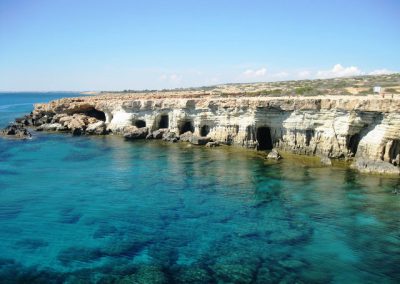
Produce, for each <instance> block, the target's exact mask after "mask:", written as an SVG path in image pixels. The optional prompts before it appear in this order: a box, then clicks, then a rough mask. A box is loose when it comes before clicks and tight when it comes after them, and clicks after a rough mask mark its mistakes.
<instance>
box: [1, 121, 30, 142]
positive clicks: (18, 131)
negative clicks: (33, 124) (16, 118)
mask: <svg viewBox="0 0 400 284" xmlns="http://www.w3.org/2000/svg"><path fill="white" fill-rule="evenodd" d="M0 136H9V137H12V138H17V139H28V138H31V137H32V135H31V133H30V132H29V131H28V129H26V128H25V127H24V126H23V125H21V124H11V125H9V126H7V127H6V128H4V129H3V130H1V131H0Z"/></svg>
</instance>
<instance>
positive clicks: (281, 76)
mask: <svg viewBox="0 0 400 284" xmlns="http://www.w3.org/2000/svg"><path fill="white" fill-rule="evenodd" d="M289 75H290V74H289V73H288V72H285V71H282V72H279V73H275V74H273V77H275V78H278V79H284V78H287V77H288V76H289Z"/></svg>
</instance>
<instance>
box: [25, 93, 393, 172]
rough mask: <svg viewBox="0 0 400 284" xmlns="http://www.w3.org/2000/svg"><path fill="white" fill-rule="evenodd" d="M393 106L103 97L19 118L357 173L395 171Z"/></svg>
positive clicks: (351, 99)
mask: <svg viewBox="0 0 400 284" xmlns="http://www.w3.org/2000/svg"><path fill="white" fill-rule="evenodd" d="M399 110H400V99H399V98H381V97H373V96H330V97H329V96H319V97H316V96H315V97H284V96H282V97H246V96H240V95H235V96H227V97H219V96H211V95H203V94H197V95H196V94H190V95H187V96H185V95H180V96H172V95H171V96H166V95H156V94H154V95H151V94H147V95H139V94H134V95H115V94H112V95H111V94H108V95H107V94H106V95H101V96H94V97H82V98H66V99H61V100H56V101H52V102H50V103H47V104H36V105H35V109H34V111H33V113H32V115H31V116H30V117H27V118H26V119H25V121H28V123H29V121H33V123H32V124H33V125H35V126H38V125H42V126H41V127H42V128H43V129H46V127H47V128H49V127H50V125H52V127H51V128H55V129H57V128H60V129H64V128H66V129H67V130H69V131H71V132H72V133H75V134H84V133H90V134H106V133H108V132H110V133H114V134H122V135H123V134H124V131H126V129H131V130H132V129H134V131H133V130H132V131H133V132H131V133H132V134H128V135H126V136H132V138H145V137H147V138H155V139H160V138H163V139H164V140H168V141H173V142H176V141H177V140H178V139H179V136H180V135H183V136H184V137H186V138H185V139H186V140H187V141H189V140H188V139H189V138H188V137H189V136H190V135H188V134H187V133H188V132H189V133H192V134H193V137H192V138H190V140H193V141H195V142H196V141H206V142H205V143H204V144H206V143H207V142H208V141H209V140H211V141H215V142H219V143H221V144H228V145H237V146H241V147H245V148H252V149H258V150H272V149H273V148H274V149H277V150H280V151H284V152H291V153H295V154H303V155H317V156H321V157H329V158H330V159H347V160H353V161H354V162H353V167H354V168H357V169H358V170H360V171H364V172H378V173H392V174H393V173H394V174H399V173H400V168H399V165H400V123H399V122H400V111H399ZM54 123H59V124H61V126H60V125H58V124H57V125H56V126H55V125H54ZM103 123H104V124H103ZM48 124H50V125H48ZM43 125H48V126H43ZM99 127H100V130H98V129H99ZM104 127H106V128H104ZM93 129H96V130H93ZM139 130H140V131H139ZM142 130H143V131H142ZM144 130H148V133H146V131H144ZM139 132H140V134H139ZM145 133H146V134H145ZM202 137H204V139H202ZM182 140H183V139H182ZM195 144H196V143H195ZM199 144H203V143H199Z"/></svg>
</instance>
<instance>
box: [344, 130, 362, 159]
mask: <svg viewBox="0 0 400 284" xmlns="http://www.w3.org/2000/svg"><path fill="white" fill-rule="evenodd" d="M360 140H361V136H360V134H358V133H356V134H353V135H351V136H348V137H347V149H348V150H349V151H350V153H351V154H352V155H353V156H354V155H355V154H356V153H357V148H358V144H359V143H360Z"/></svg>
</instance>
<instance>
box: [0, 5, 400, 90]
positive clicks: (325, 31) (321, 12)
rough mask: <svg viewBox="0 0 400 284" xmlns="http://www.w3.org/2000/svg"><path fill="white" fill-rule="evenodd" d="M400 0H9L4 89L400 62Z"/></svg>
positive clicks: (355, 70) (259, 77)
mask: <svg viewBox="0 0 400 284" xmlns="http://www.w3.org/2000/svg"><path fill="white" fill-rule="evenodd" d="M399 51H400V1H398V0H381V1H378V0H376V1H371V0H359V1H357V0H353V1H352V0H347V1H344V0H331V1H317V0H313V1H312V0H299V1H288V0H279V1H278V0H275V1H267V0H265V1H251V0H247V1H244V0H242V1H238V0H212V1H211V0H201V1H200V0H186V1H183V0H182V1H177V0H169V1H162V0H158V1H156V0H146V1H144V0H143V1H134V0H132V1H128V0H113V1H100V0H96V1H94V0H85V1H83V0H57V1H54V0H0V91H5V90H9V91H19V90H32V91H42V90H79V91H80V90H122V89H144V88H149V89H160V88H174V87H187V86H202V85H210V84H217V83H224V82H255V81H276V80H286V79H302V78H327V77H337V76H346V75H359V74H370V73H373V74H379V73H385V72H391V71H392V72H393V71H399V70H400V54H399Z"/></svg>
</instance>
